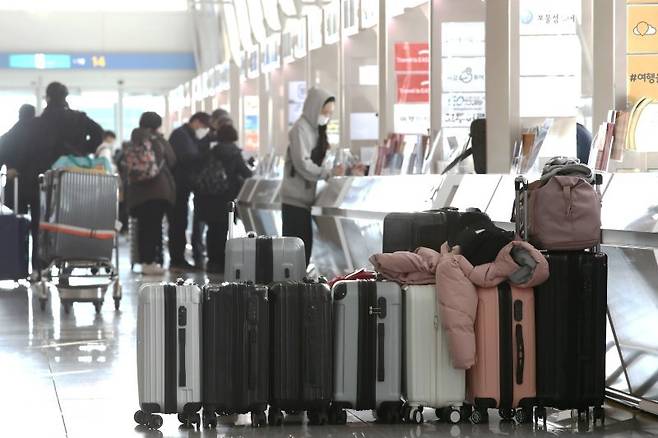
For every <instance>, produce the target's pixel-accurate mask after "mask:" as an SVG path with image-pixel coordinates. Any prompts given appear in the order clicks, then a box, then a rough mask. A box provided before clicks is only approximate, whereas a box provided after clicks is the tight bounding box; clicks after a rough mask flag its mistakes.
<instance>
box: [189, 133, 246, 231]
mask: <svg viewBox="0 0 658 438" xmlns="http://www.w3.org/2000/svg"><path fill="white" fill-rule="evenodd" d="M211 154H212V155H213V156H212V157H211V156H210V155H211ZM210 158H212V159H219V160H221V161H222V164H223V165H224V170H225V172H226V175H227V177H228V179H229V181H230V193H228V194H227V195H226V196H210V195H200V194H196V193H195V194H194V197H195V199H196V201H195V204H194V205H195V208H196V213H197V214H198V215H199V218H200V219H201V220H202V221H204V222H217V221H218V220H220V218H222V217H224V216H226V215H228V209H227V203H228V202H229V201H232V200H234V199H235V198H236V197H237V196H238V194H239V193H240V190H241V189H242V185H243V184H244V181H245V180H246V179H247V178H250V177H251V175H252V172H251V170H250V169H249V167H247V165H246V163H245V162H244V158H242V150H241V149H240V148H239V147H238V146H237V145H236V144H234V143H223V144H222V143H219V144H217V145H216V146H215V147H214V148H212V149H211V150H210V151H208V152H206V154H205V159H204V160H203V161H204V162H208V159H210Z"/></svg>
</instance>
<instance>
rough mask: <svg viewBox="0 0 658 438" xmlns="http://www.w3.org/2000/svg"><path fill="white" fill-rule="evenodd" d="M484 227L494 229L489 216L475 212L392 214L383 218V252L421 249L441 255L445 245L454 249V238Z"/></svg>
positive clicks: (447, 208)
mask: <svg viewBox="0 0 658 438" xmlns="http://www.w3.org/2000/svg"><path fill="white" fill-rule="evenodd" d="M483 223H484V224H486V225H487V226H493V223H492V222H491V220H490V219H489V217H488V216H487V215H486V213H482V212H481V211H480V210H478V209H476V208H473V209H468V210H466V211H459V210H458V209H456V208H452V207H446V208H442V209H440V210H431V211H423V212H417V213H389V214H387V215H386V217H384V235H383V245H382V246H383V248H382V252H385V253H391V252H396V251H414V250H416V248H419V247H421V246H423V247H425V248H431V249H433V250H435V251H440V250H441V245H443V243H444V242H446V241H447V242H448V243H450V244H451V245H454V243H455V242H454V238H455V237H457V235H458V234H459V232H460V231H461V230H462V229H464V228H465V227H466V226H470V225H473V224H483Z"/></svg>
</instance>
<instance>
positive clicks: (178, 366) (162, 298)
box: [134, 281, 202, 429]
mask: <svg viewBox="0 0 658 438" xmlns="http://www.w3.org/2000/svg"><path fill="white" fill-rule="evenodd" d="M138 301H139V304H138V313H137V383H138V388H139V406H140V410H139V411H137V412H135V417H134V418H135V421H136V422H137V423H139V424H141V425H144V426H148V427H150V428H154V429H158V428H159V427H160V426H162V417H160V416H158V415H154V414H156V413H163V414H179V415H178V419H179V421H181V422H182V423H185V424H187V425H190V424H192V423H196V424H200V416H199V414H198V413H197V412H198V411H199V409H201V345H202V340H201V290H200V289H199V287H198V286H196V285H193V284H183V283H182V281H179V282H178V283H177V284H167V283H160V284H144V285H142V287H141V288H140V289H139V297H138Z"/></svg>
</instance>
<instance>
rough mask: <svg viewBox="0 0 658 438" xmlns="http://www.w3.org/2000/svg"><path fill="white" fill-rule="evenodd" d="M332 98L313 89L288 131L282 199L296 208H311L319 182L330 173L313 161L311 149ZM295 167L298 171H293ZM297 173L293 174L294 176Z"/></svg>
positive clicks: (323, 91) (284, 202)
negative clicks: (298, 116) (323, 108)
mask: <svg viewBox="0 0 658 438" xmlns="http://www.w3.org/2000/svg"><path fill="white" fill-rule="evenodd" d="M330 97H332V95H331V94H329V93H328V92H327V91H325V90H322V89H320V88H315V87H313V88H310V89H309V90H308V94H307V96H306V101H305V102H304V110H303V111H302V116H301V117H300V118H299V119H298V120H297V122H295V124H294V125H293V127H292V128H291V129H290V132H289V133H288V138H289V140H290V145H289V146H288V151H287V152H286V165H285V170H284V175H283V183H282V184H281V202H282V203H283V204H288V205H294V206H296V207H303V208H311V207H312V206H313V203H314V202H315V189H316V186H317V182H318V181H320V180H326V179H328V178H329V177H330V176H331V172H330V171H329V170H327V169H325V168H324V167H322V166H318V165H316V164H315V163H314V162H313V161H312V160H311V151H312V150H313V148H314V147H315V146H316V144H317V142H318V136H319V133H318V116H319V115H320V112H321V111H322V107H323V106H324V103H325V102H326V101H327V100H328V99H329V98H330ZM293 167H294V169H295V171H294V172H293V171H292V170H293ZM293 173H294V176H293Z"/></svg>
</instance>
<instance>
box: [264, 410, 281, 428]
mask: <svg viewBox="0 0 658 438" xmlns="http://www.w3.org/2000/svg"><path fill="white" fill-rule="evenodd" d="M267 422H268V424H269V425H270V426H281V425H282V424H283V412H281V410H280V409H275V408H273V407H271V406H270V410H269V411H268V415H267Z"/></svg>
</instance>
